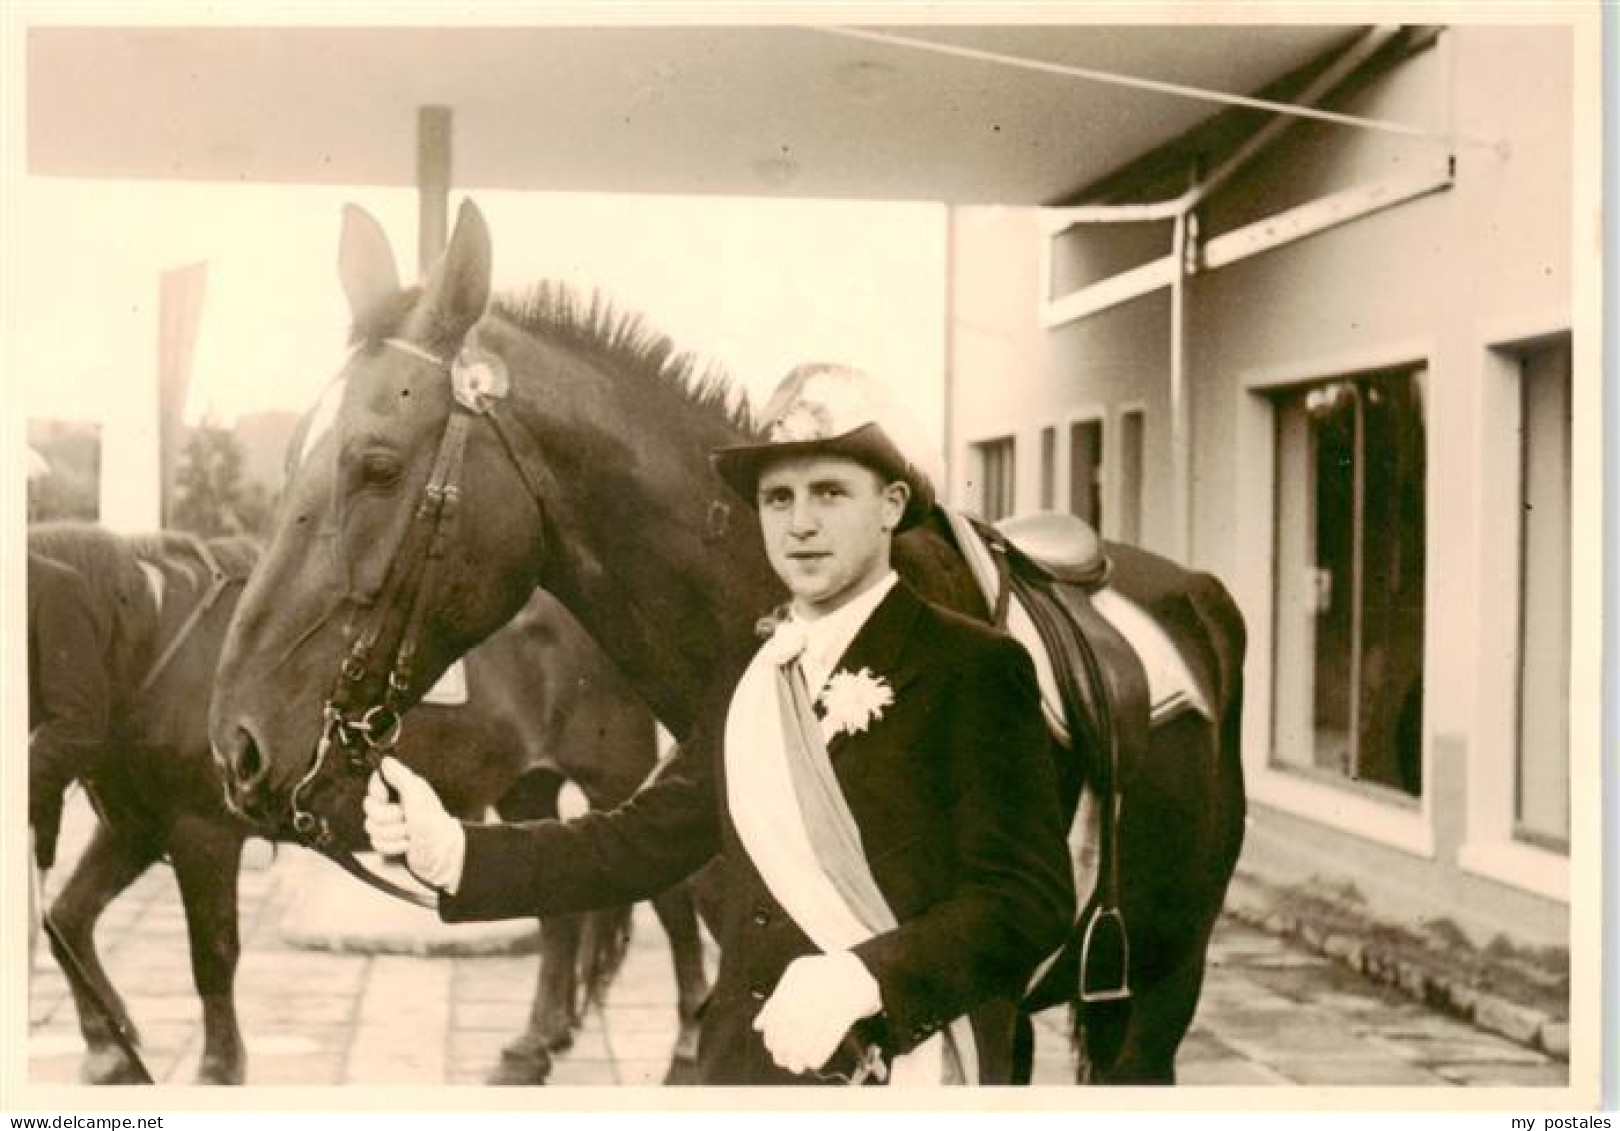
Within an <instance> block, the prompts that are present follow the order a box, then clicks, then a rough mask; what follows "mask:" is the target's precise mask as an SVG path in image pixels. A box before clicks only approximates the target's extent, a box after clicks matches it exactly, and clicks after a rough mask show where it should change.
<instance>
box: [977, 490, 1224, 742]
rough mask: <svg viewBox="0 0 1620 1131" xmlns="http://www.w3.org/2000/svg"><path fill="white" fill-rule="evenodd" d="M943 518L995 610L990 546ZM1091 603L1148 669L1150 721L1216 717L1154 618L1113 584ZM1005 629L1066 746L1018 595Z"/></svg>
mask: <svg viewBox="0 0 1620 1131" xmlns="http://www.w3.org/2000/svg"><path fill="white" fill-rule="evenodd" d="M946 515H947V517H948V519H949V522H950V527H951V531H952V532H953V533H954V534H955V535H956V540H957V544H958V545H959V546H961V547H962V550H963V557H965V558H966V559H967V563H968V566H969V568H970V569H971V571H972V573H973V576H974V579H975V580H976V581H977V582H978V583H979V588H980V589H981V590H982V591H983V593H984V599H985V603H986V604H987V605H988V606H989V607H990V608H992V609H993V608H995V607H996V598H997V597H998V596H999V594H1000V587H1001V579H1000V576H999V575H998V574H997V573H996V568H995V564H994V559H993V558H992V556H991V553H990V549H989V547H987V546H986V545H985V544H984V540H983V539H982V538H981V537H980V536H979V532H978V531H977V530H975V529H973V526H972V524H971V523H969V522H967V521H966V520H964V519H963V518H962V517H961V516H960V515H958V514H957V513H956V512H955V511H947V512H946ZM1091 603H1092V606H1093V607H1094V608H1095V609H1096V610H1097V612H1098V613H1099V614H1101V616H1102V617H1103V619H1104V620H1106V621H1107V622H1108V623H1109V624H1111V625H1113V626H1114V629H1115V631H1117V632H1118V633H1119V634H1120V635H1121V636H1123V637H1124V638H1125V639H1126V640H1127V641H1128V642H1129V643H1130V646H1131V648H1132V649H1133V650H1134V651H1135V652H1136V655H1137V658H1138V659H1140V660H1141V661H1142V667H1143V668H1144V669H1146V671H1147V681H1148V704H1149V707H1148V712H1149V721H1150V723H1152V724H1157V723H1160V722H1162V721H1164V720H1165V719H1168V718H1169V717H1170V716H1172V715H1174V714H1176V713H1177V712H1179V711H1181V710H1182V709H1184V708H1188V707H1190V708H1192V709H1193V710H1196V711H1197V712H1199V714H1201V715H1203V716H1204V718H1206V719H1213V717H1214V713H1213V712H1212V711H1211V710H1210V707H1209V704H1208V703H1207V702H1205V700H1204V696H1203V694H1202V693H1201V692H1200V691H1199V690H1198V684H1197V683H1196V682H1194V680H1193V676H1192V671H1191V670H1190V669H1189V668H1188V667H1187V663H1186V661H1185V660H1183V659H1182V658H1181V653H1180V652H1179V651H1177V650H1176V646H1175V644H1174V643H1173V642H1172V641H1171V639H1170V637H1169V636H1168V635H1166V633H1165V631H1164V629H1162V628H1160V627H1159V625H1158V623H1157V622H1156V621H1154V620H1153V618H1152V617H1150V616H1148V615H1147V613H1145V612H1143V611H1142V609H1141V608H1140V607H1139V606H1137V605H1135V604H1133V603H1131V602H1130V601H1129V600H1127V599H1126V598H1125V597H1124V596H1123V595H1122V594H1120V593H1119V592H1118V591H1117V590H1115V589H1114V588H1112V587H1111V586H1110V587H1107V588H1104V589H1100V590H1098V591H1097V592H1095V593H1093V594H1092V595H1091ZM1006 631H1007V633H1008V634H1009V635H1010V636H1012V638H1013V639H1015V640H1017V641H1018V642H1019V643H1020V644H1022V645H1023V646H1024V649H1025V650H1026V651H1027V652H1029V655H1030V658H1031V659H1032V660H1034V662H1035V679H1036V682H1037V683H1039V685H1040V689H1041V711H1042V713H1043V714H1044V715H1045V716H1046V723H1047V726H1048V728H1049V729H1050V730H1051V732H1052V735H1053V737H1054V738H1055V739H1057V741H1058V742H1060V743H1063V744H1065V745H1066V744H1067V743H1068V741H1069V728H1068V724H1067V722H1066V721H1065V719H1064V717H1063V697H1062V695H1061V694H1060V693H1059V692H1058V686H1057V677H1056V675H1054V674H1053V669H1052V658H1051V656H1050V655H1048V654H1047V651H1046V646H1045V645H1044V644H1043V643H1042V642H1041V637H1040V634H1039V633H1038V632H1037V631H1036V629H1035V622H1034V621H1032V620H1030V617H1029V613H1028V612H1027V611H1026V610H1025V609H1024V606H1023V604H1022V603H1021V602H1020V601H1019V600H1018V596H1017V594H1016V592H1015V593H1014V594H1013V598H1012V600H1010V601H1009V602H1008V603H1007V625H1006Z"/></svg>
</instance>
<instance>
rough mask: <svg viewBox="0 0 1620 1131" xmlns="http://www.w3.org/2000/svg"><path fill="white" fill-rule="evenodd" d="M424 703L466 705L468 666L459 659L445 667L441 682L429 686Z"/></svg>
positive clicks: (451, 705)
mask: <svg viewBox="0 0 1620 1131" xmlns="http://www.w3.org/2000/svg"><path fill="white" fill-rule="evenodd" d="M422 702H423V703H429V704H432V705H433V706H435V707H465V706H466V705H467V668H466V666H465V665H464V664H463V663H462V662H461V661H460V660H457V661H456V662H455V663H453V664H451V665H450V666H449V667H448V668H446V669H445V672H444V674H443V675H441V676H440V677H439V682H438V683H435V684H434V685H433V686H432V687H430V688H428V693H427V694H426V695H424V696H422Z"/></svg>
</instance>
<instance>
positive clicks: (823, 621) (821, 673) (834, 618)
mask: <svg viewBox="0 0 1620 1131" xmlns="http://www.w3.org/2000/svg"><path fill="white" fill-rule="evenodd" d="M899 581H900V575H899V574H897V573H895V572H894V570H892V569H891V570H889V572H888V573H886V574H884V575H883V576H882V577H881V578H879V579H878V580H877V581H875V582H873V583H872V584H871V585H870V586H868V587H867V589H866V590H865V591H864V592H862V593H861V594H860V595H859V596H857V597H855V598H854V599H853V600H851V601H849V602H847V603H846V604H844V605H842V606H840V607H839V608H837V609H835V610H834V611H832V612H830V613H828V614H827V615H826V616H824V617H817V618H816V619H815V620H805V619H803V618H802V617H800V616H799V614H798V613H797V612H794V613H793V614H792V617H791V619H792V620H793V621H794V622H795V623H797V624H798V625H800V626H801V627H802V628H803V629H804V635H805V646H804V653H803V655H802V656H801V657H800V663H801V665H802V666H803V668H804V681H805V684H806V686H808V687H809V689H810V694H811V695H812V696H815V695H816V694H818V693H819V692H820V691H821V688H822V686H823V685H824V684H825V683H826V682H827V677H828V676H830V675H832V671H833V665H835V664H837V663H838V661H839V659H840V658H841V657H842V656H843V654H844V653H845V652H846V651H847V650H848V649H849V646H850V643H851V642H852V641H853V640H854V639H855V636H856V634H857V633H859V632H860V631H861V628H862V627H863V626H864V625H865V624H866V622H867V621H868V620H870V619H871V617H872V614H873V613H874V612H875V611H876V610H877V607H878V606H879V605H880V604H882V603H883V598H885V597H887V596H888V595H889V590H891V589H893V588H894V587H895V585H897V584H898V583H899Z"/></svg>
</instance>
